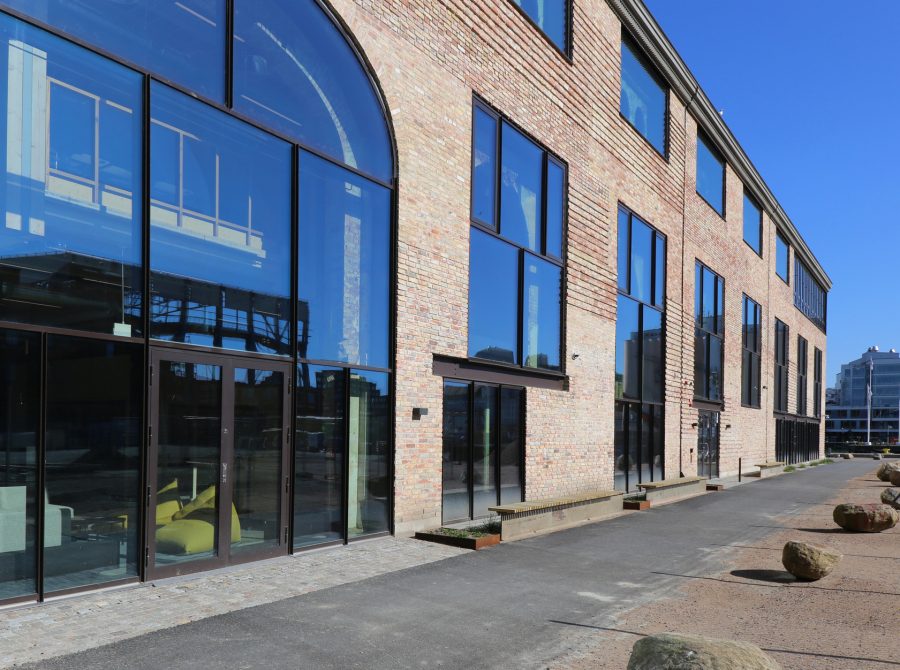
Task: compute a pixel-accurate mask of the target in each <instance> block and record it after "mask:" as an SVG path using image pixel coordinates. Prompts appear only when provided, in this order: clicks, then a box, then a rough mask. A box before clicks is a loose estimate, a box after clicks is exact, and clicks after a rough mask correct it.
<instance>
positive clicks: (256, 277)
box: [150, 83, 291, 354]
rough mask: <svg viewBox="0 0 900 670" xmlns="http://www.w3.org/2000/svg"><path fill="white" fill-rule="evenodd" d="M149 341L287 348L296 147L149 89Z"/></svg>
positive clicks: (167, 91)
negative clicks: (294, 150) (150, 271)
mask: <svg viewBox="0 0 900 670" xmlns="http://www.w3.org/2000/svg"><path fill="white" fill-rule="evenodd" d="M151 98H152V101H151V102H152V104H151V115H152V119H153V120H152V127H151V133H150V138H151V164H150V179H151V192H150V198H151V207H150V224H151V228H150V264H151V270H152V275H151V281H150V291H151V299H152V305H151V314H150V318H151V336H152V337H154V338H157V339H162V340H170V341H175V342H187V343H191V344H199V345H204V346H213V347H224V348H227V349H239V350H246V351H256V352H261V353H279V354H288V353H289V352H290V337H289V331H290V299H289V296H290V276H291V269H290V257H291V253H290V249H291V243H290V241H291V148H290V145H288V144H287V143H286V142H282V141H281V140H278V139H276V138H274V137H272V136H270V135H267V134H265V133H263V132H262V131H259V130H256V129H255V128H253V127H251V126H249V125H247V124H245V123H242V122H240V121H238V120H236V119H233V118H231V117H229V116H227V115H226V114H224V113H222V112H219V111H217V110H213V109H210V108H209V107H207V106H205V105H203V104H202V103H200V102H198V101H196V100H193V99H191V98H189V97H188V96H185V95H183V94H181V93H178V92H176V91H174V90H173V89H170V88H168V87H166V86H163V85H161V84H156V83H154V84H153V87H152V89H151Z"/></svg>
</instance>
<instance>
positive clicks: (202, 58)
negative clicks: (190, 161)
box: [0, 0, 225, 102]
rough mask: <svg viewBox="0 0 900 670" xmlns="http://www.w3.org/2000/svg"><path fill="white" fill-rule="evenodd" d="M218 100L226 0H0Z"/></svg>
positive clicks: (220, 97)
mask: <svg viewBox="0 0 900 670" xmlns="http://www.w3.org/2000/svg"><path fill="white" fill-rule="evenodd" d="M0 4H3V5H6V6H7V7H12V8H13V9H17V10H19V11H20V12H23V13H24V14H28V15H30V16H33V17H34V18H36V19H38V20H39V21H43V22H44V23H47V24H49V25H52V26H54V27H56V28H59V29H60V30H62V31H65V32H67V33H69V34H70V35H72V36H73V37H77V38H78V39H81V40H83V41H85V42H88V43H90V44H93V45H95V46H97V47H99V48H100V49H103V50H104V51H108V52H109V53H111V54H113V55H115V56H118V57H119V58H122V59H124V60H128V61H131V62H132V63H135V64H137V65H139V66H141V67H144V68H147V69H148V70H152V71H154V72H156V73H158V74H160V75H162V76H163V77H166V78H168V79H171V80H172V81H174V82H177V83H179V84H181V85H182V86H186V87H187V88H189V89H191V90H193V91H196V92H197V93H199V94H201V95H203V96H206V97H207V98H211V99H213V100H216V101H218V102H222V101H224V99H225V0H178V1H177V2H171V1H170V2H160V0H129V1H128V2H73V1H72V0H3V2H2V3H0Z"/></svg>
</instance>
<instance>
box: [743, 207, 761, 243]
mask: <svg viewBox="0 0 900 670" xmlns="http://www.w3.org/2000/svg"><path fill="white" fill-rule="evenodd" d="M744 242H746V243H747V244H749V245H750V248H751V249H753V251H755V252H756V253H758V254H759V255H760V256H762V210H761V209H760V208H759V205H757V204H756V202H755V201H754V200H753V198H751V197H750V196H749V195H747V193H746V192H745V193H744Z"/></svg>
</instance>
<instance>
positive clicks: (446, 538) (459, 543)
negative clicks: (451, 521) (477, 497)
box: [416, 521, 500, 551]
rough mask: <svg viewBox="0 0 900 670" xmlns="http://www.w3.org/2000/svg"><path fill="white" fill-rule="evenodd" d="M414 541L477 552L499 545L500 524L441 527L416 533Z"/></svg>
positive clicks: (495, 522)
mask: <svg viewBox="0 0 900 670" xmlns="http://www.w3.org/2000/svg"><path fill="white" fill-rule="evenodd" d="M416 539H417V540H425V541H426V542H437V543H438V544H447V545H450V546H451V547H459V548H461V549H474V550H476V551H477V550H478V549H484V548H485V547H492V546H494V545H495V544H499V543H500V522H499V521H490V522H488V523H484V524H482V525H480V526H472V527H470V528H445V527H443V526H442V527H441V528H435V529H434V530H427V531H419V532H417V533H416Z"/></svg>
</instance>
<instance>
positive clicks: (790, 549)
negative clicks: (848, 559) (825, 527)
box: [781, 540, 842, 581]
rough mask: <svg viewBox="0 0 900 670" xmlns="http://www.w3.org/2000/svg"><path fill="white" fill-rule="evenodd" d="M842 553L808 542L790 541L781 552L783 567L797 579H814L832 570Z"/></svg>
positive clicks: (820, 577)
mask: <svg viewBox="0 0 900 670" xmlns="http://www.w3.org/2000/svg"><path fill="white" fill-rule="evenodd" d="M841 558H842V555H841V554H839V553H838V552H836V551H831V550H830V549H826V548H825V547H820V546H818V545H815V544H811V543H809V542H797V541H794V540H792V541H790V542H788V543H786V544H785V545H784V549H783V550H782V552H781V563H782V564H783V565H784V569H785V570H787V571H788V572H790V573H791V574H792V575H794V577H796V578H797V579H804V580H809V581H815V580H817V579H822V577H825V576H827V575H829V574H830V573H831V571H832V570H834V567H835V566H836V565H837V564H838V563H839V562H840V560H841Z"/></svg>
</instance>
